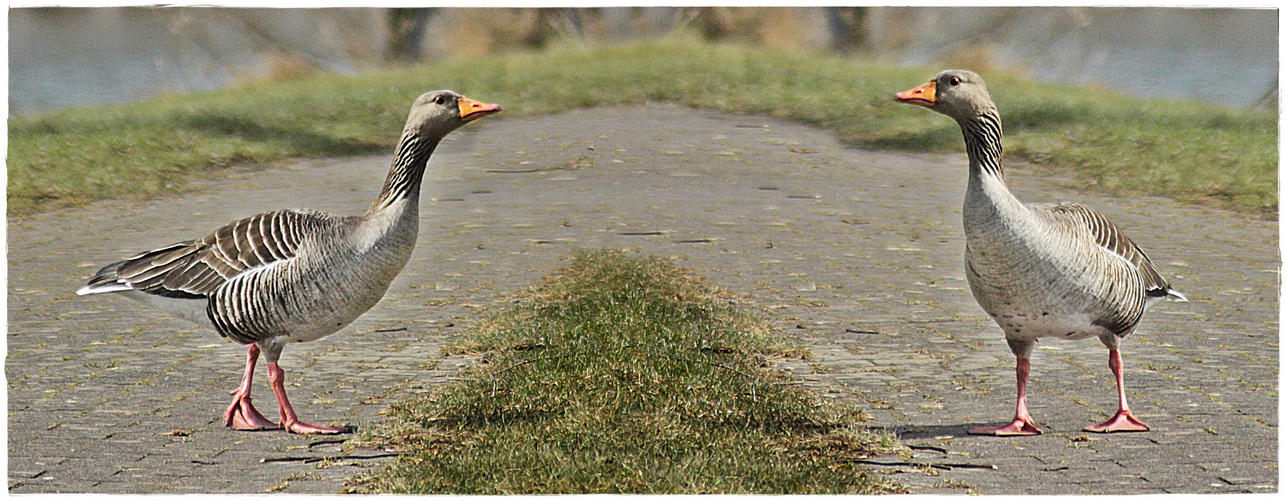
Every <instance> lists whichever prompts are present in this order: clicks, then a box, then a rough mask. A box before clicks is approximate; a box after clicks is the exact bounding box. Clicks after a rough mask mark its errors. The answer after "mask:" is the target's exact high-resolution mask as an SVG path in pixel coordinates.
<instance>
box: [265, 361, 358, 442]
mask: <svg viewBox="0 0 1286 500" xmlns="http://www.w3.org/2000/svg"><path fill="white" fill-rule="evenodd" d="M268 381H269V382H271V383H272V392H273V393H274V394H276V395H277V408H278V409H279V410H281V426H282V427H284V428H285V429H286V430H288V431H290V432H293V433H295V434H342V433H346V432H350V431H349V429H348V428H347V427H334V426H330V425H313V424H305V423H303V422H300V421H299V417H298V416H296V415H295V409H294V408H293V407H291V406H290V400H289V399H286V372H285V371H282V369H281V367H280V366H277V362H276V361H272V362H269V363H268Z"/></svg>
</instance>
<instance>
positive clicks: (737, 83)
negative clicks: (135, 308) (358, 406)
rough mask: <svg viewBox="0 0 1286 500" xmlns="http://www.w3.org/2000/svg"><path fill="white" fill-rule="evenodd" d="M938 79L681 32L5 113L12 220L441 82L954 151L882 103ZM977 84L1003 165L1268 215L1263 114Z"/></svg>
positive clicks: (317, 133) (182, 169)
mask: <svg viewBox="0 0 1286 500" xmlns="http://www.w3.org/2000/svg"><path fill="white" fill-rule="evenodd" d="M939 69H941V68H937V67H932V68H929V67H921V68H898V67H892V66H888V65H883V64H877V63H873V62H867V61H861V60H853V59H844V58H839V57H835V56H832V55H822V54H815V53H807V52H780V51H769V50H756V49H749V48H744V47H737V46H728V45H711V44H703V43H697V42H694V41H691V40H682V39H679V40H666V41H661V42H651V43H638V44H630V45H621V46H600V47H589V48H587V47H583V46H555V47H553V48H551V49H548V50H545V51H542V52H539V53H518V54H508V55H502V56H494V57H478V58H470V59H453V60H441V61H434V62H432V63H431V64H429V65H426V66H421V67H414V68H404V69H397V70H390V71H383V72H378V73H371V74H364V75H359V76H334V75H316V76H307V75H302V76H300V77H298V78H296V79H292V80H289V81H283V82H268V83H263V82H261V83H254V84H249V85H246V86H241V87H236V88H230V89H225V90H221V91H217V92H210V93H200V94H190V95H182V96H171V97H166V98H162V99H156V100H152V101H147V102H141V103H135V104H129V105H122V106H109V107H98V108H84V109H73V110H65V111H58V112H54V113H49V114H45V115H38V116H19V117H14V118H12V119H10V121H9V158H8V161H9V191H8V200H9V210H10V213H12V214H18V215H21V214H28V213H33V212H37V211H41V210H47V209H51V208H58V207H64V206H74V205H80V204H83V203H86V202H89V201H93V200H97V199H103V198H118V197H126V198H146V197H150V196H157V195H164V194H167V193H173V192H176V191H180V190H182V189H183V184H184V182H185V181H187V180H189V179H193V178H198V177H208V176H211V175H218V173H219V172H223V171H226V170H227V169H228V168H229V167H230V166H242V167H250V168H258V167H262V166H266V165H272V164H274V163H276V162H279V161H282V160H285V159H288V158H301V157H329V156H341V155H353V154H375V153H380V154H383V153H387V152H388V151H389V149H391V147H392V144H393V142H394V141H395V140H396V139H397V134H398V131H399V130H401V127H402V123H403V121H404V120H405V119H406V106H408V105H409V103H410V102H411V101H412V100H413V99H414V98H415V96H417V95H419V94H421V93H423V92H426V91H429V90H434V89H440V88H450V89H454V90H457V91H460V92H462V93H464V94H466V95H470V96H472V97H475V98H478V99H482V100H485V101H488V102H497V103H500V104H502V105H504V108H505V113H503V114H502V115H500V116H499V117H497V118H491V119H488V122H491V121H492V120H496V119H504V118H505V117H509V116H522V115H532V114H541V113H555V112H559V111H564V110H568V109H573V108H586V107H595V106H636V105H641V104H643V103H645V102H647V101H667V102H674V103H679V104H682V105H685V106H691V107H698V108H708V109H719V110H726V111H733V112H740V113H756V114H765V115H771V116H775V117H779V118H785V119H790V120H797V121H801V122H804V123H809V124H812V125H815V126H818V127H823V128H827V129H830V130H833V131H835V132H836V133H837V135H838V136H839V138H840V139H841V140H843V141H844V142H847V143H849V144H853V145H857V146H861V147H870V148H886V149H900V150H909V151H928V152H962V151H963V145H962V143H961V140H960V133H959V131H958V130H956V127H955V124H953V123H950V121H949V120H947V119H946V118H944V117H942V116H939V115H937V114H935V113H932V112H930V111H927V110H921V109H914V108H912V107H910V106H906V105H901V104H896V103H893V102H892V100H891V96H892V94H893V93H894V92H897V91H900V90H904V89H906V88H909V87H911V86H913V85H916V84H919V83H922V82H924V81H927V80H928V79H929V78H930V77H932V76H933V75H934V74H936V72H937V70H939ZM984 76H986V77H987V82H988V87H989V88H990V89H991V91H992V94H993V96H994V97H995V99H996V101H997V104H998V105H999V107H1000V111H1001V115H1002V118H1003V119H1004V122H1005V126H1006V137H1005V151H1006V157H1007V158H1008V159H1009V160H1019V161H1026V162H1029V163H1031V164H1033V165H1034V167H1035V168H1037V169H1040V170H1044V171H1048V172H1051V173H1055V174H1058V175H1060V176H1066V177H1069V178H1072V179H1075V180H1076V181H1077V182H1076V183H1075V185H1076V187H1078V188H1082V189H1092V190H1097V191H1103V192H1106V193H1109V194H1115V195H1123V196H1128V195H1158V196H1168V197H1171V198H1175V199H1178V200H1182V201H1186V202H1193V203H1200V204H1205V205H1209V206H1215V207H1221V208H1228V209H1233V210H1239V211H1242V212H1245V213H1252V214H1258V215H1260V216H1262V217H1265V218H1275V217H1276V214H1277V158H1278V154H1277V119H1276V115H1275V114H1274V113H1271V112H1264V111H1247V110H1236V109H1226V108H1220V107H1217V106H1210V105H1204V104H1200V103H1196V102H1191V101H1173V100H1159V99H1138V98H1133V97H1130V96H1125V95H1121V94H1115V93H1110V92H1104V91H1101V90H1094V89H1085V88H1075V87H1070V86H1060V85H1050V84H1043V83H1036V82H1032V81H1030V80H1026V79H1022V78H1018V77H1015V76H1012V75H1006V74H1002V73H995V72H989V73H988V74H986V75H984ZM961 175H964V174H963V173H962V174H961Z"/></svg>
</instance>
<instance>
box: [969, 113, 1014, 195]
mask: <svg viewBox="0 0 1286 500" xmlns="http://www.w3.org/2000/svg"><path fill="white" fill-rule="evenodd" d="M959 123H960V130H961V131H962V132H963V133H964V142H965V150H966V152H967V153H968V154H969V177H970V181H974V180H981V179H982V177H983V176H992V177H995V178H996V179H999V180H1000V181H1002V182H1003V181H1004V178H1005V169H1004V167H1003V166H1002V165H1001V156H1002V154H1003V147H1002V146H1001V144H1000V139H1001V136H1002V135H1003V132H1002V130H1001V125H1000V115H999V114H997V113H995V112H994V111H993V112H984V113H980V114H978V115H976V116H973V117H971V118H968V119H961V120H959Z"/></svg>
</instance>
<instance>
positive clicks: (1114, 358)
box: [1085, 349, 1151, 432]
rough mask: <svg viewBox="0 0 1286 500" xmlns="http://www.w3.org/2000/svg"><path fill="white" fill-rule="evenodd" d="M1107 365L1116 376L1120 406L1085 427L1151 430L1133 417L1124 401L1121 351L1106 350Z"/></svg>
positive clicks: (1102, 430)
mask: <svg viewBox="0 0 1286 500" xmlns="http://www.w3.org/2000/svg"><path fill="white" fill-rule="evenodd" d="M1107 355H1108V358H1107V366H1108V368H1111V369H1112V374H1113V375H1115V376H1116V391H1117V395H1118V396H1120V407H1119V409H1117V410H1116V415H1115V416H1113V417H1112V418H1110V419H1108V420H1107V421H1106V422H1103V423H1101V424H1097V425H1091V426H1088V427H1086V428H1085V430H1086V431H1089V432H1146V431H1148V430H1151V427H1148V424H1145V423H1143V422H1141V421H1139V419H1137V418H1134V414H1133V413H1131V412H1130V405H1129V403H1126V402H1125V369H1124V368H1123V367H1122V366H1121V351H1120V350H1117V349H1111V350H1109V351H1108V354H1107Z"/></svg>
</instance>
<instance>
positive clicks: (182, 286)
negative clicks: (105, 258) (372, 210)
mask: <svg viewBox="0 0 1286 500" xmlns="http://www.w3.org/2000/svg"><path fill="white" fill-rule="evenodd" d="M333 221H334V219H333V218H332V217H331V216H329V215H327V214H323V213H320V212H309V211H300V210H281V211H276V212H266V213H262V214H258V215H254V216H251V217H246V218H244V219H241V220H238V221H235V222H232V223H229V224H227V225H225V226H223V227H221V228H219V229H216V230H215V231H213V232H211V233H210V234H208V235H206V236H205V237H204V238H201V239H198V240H188V241H183V242H179V243H175V244H173V245H169V246H165V247H162V248H158V249H155V250H151V251H147V252H143V253H140V254H138V255H135V256H133V257H130V258H128V259H125V260H123V261H120V262H115V263H112V264H109V265H107V266H105V267H103V268H102V269H101V270H99V271H98V274H97V275H95V276H94V277H93V278H92V279H90V281H89V284H88V285H86V286H85V287H84V288H81V289H80V290H79V291H77V293H78V294H80V295H85V294H89V293H104V292H115V291H122V290H138V291H141V292H145V293H149V294H154V295H160V296H165V297H172V298H186V299H197V298H205V297H208V296H210V295H211V294H213V293H214V292H215V290H218V288H219V287H220V286H223V284H224V283H227V282H228V281H229V280H231V279H233V278H235V277H236V276H238V275H240V274H241V273H244V272H247V271H250V270H253V269H257V268H260V267H263V266H267V265H270V264H273V263H275V262H281V261H286V260H290V259H293V258H295V256H296V255H298V253H299V250H300V247H301V246H302V245H303V244H304V241H305V238H306V235H307V234H309V233H311V232H314V231H317V230H318V229H320V227H321V226H324V225H326V224H329V223H333Z"/></svg>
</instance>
